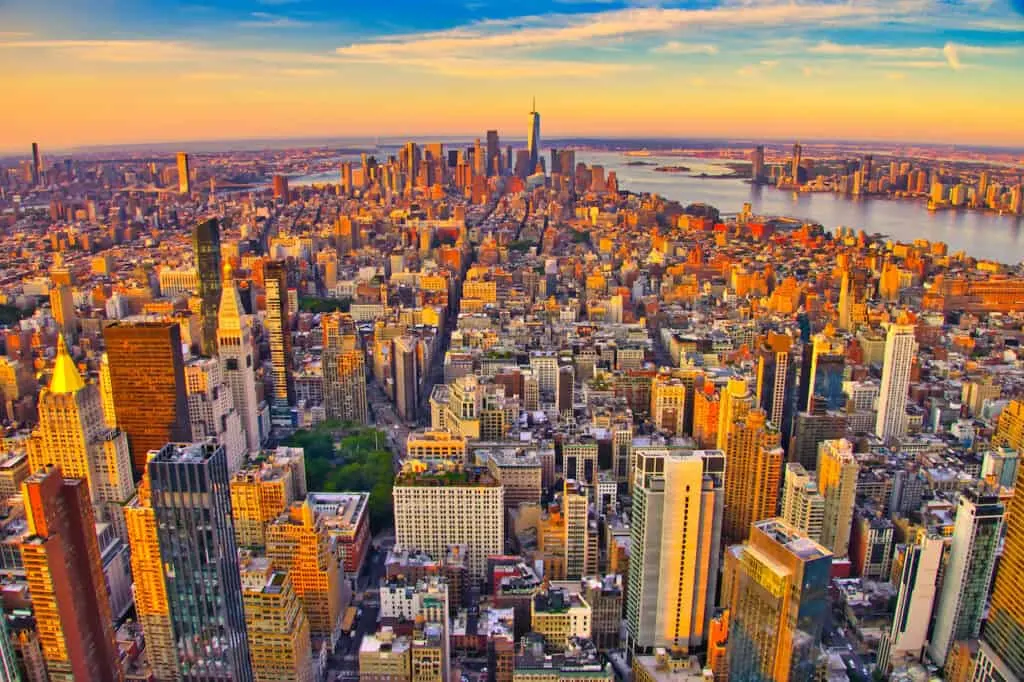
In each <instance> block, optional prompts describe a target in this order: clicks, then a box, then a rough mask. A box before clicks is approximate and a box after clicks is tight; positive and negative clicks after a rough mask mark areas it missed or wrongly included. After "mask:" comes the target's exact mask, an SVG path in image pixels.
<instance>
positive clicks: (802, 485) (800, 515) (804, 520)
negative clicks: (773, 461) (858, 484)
mask: <svg viewBox="0 0 1024 682" xmlns="http://www.w3.org/2000/svg"><path fill="white" fill-rule="evenodd" d="M824 517H825V498H823V497H822V496H821V493H820V492H818V482H817V481H816V480H815V479H814V476H813V474H810V473H808V472H807V469H805V468H804V467H803V465H802V464H800V463H799V462H790V463H789V464H787V465H786V480H785V481H784V483H783V489H782V519H783V520H784V521H785V522H786V523H788V524H789V525H791V526H793V527H794V528H796V529H797V530H798V531H800V532H801V533H803V534H804V535H806V536H807V537H809V538H810V539H812V540H814V541H815V542H821V524H822V521H823V519H824Z"/></svg>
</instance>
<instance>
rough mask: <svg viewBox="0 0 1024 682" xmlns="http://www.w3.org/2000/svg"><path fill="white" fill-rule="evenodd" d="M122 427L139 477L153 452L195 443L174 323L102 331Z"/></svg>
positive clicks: (120, 325)
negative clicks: (174, 444)
mask: <svg viewBox="0 0 1024 682" xmlns="http://www.w3.org/2000/svg"><path fill="white" fill-rule="evenodd" d="M103 340H104V342H105V343H106V345H107V359H108V360H109V364H110V387H111V392H112V394H113V397H114V412H115V414H116V416H117V425H118V427H119V428H121V429H123V430H124V432H125V433H126V434H128V447H129V449H130V450H131V455H132V465H133V466H134V467H135V471H136V473H141V472H142V471H143V469H144V468H145V466H146V460H147V459H148V456H149V451H150V450H159V449H160V448H162V447H163V446H164V445H166V444H167V443H171V442H185V441H190V440H192V429H191V427H190V425H189V419H188V402H187V399H186V397H185V363H184V359H183V357H182V352H181V328H180V327H179V326H178V325H177V324H174V323H173V322H137V323H131V324H127V323H122V322H118V323H116V324H112V325H110V326H108V327H106V328H105V329H104V330H103Z"/></svg>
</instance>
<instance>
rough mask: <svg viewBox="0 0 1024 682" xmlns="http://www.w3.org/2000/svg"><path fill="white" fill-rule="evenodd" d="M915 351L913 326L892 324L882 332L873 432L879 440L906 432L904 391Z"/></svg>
mask: <svg viewBox="0 0 1024 682" xmlns="http://www.w3.org/2000/svg"><path fill="white" fill-rule="evenodd" d="M915 355H917V340H916V339H915V337H914V326H913V325H909V324H892V325H890V326H889V331H888V333H887V334H886V335H885V360H884V363H883V365H882V387H881V390H880V391H879V394H878V416H877V418H876V421H875V435H876V436H878V437H879V438H881V439H882V440H890V439H892V438H899V437H901V436H902V435H903V434H904V433H905V432H906V424H907V414H906V412H907V391H908V390H909V389H910V369H911V366H912V365H913V363H914V356H915Z"/></svg>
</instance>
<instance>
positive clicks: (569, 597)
mask: <svg viewBox="0 0 1024 682" xmlns="http://www.w3.org/2000/svg"><path fill="white" fill-rule="evenodd" d="M592 616H593V612H592V610H591V608H590V604H588V603H587V602H586V601H584V600H583V598H582V597H581V596H580V595H579V594H577V593H574V592H570V591H568V590H564V589H561V588H555V587H552V588H549V589H546V590H545V589H541V590H539V591H538V592H537V593H536V594H534V595H533V598H532V599H531V600H530V629H531V630H532V631H533V632H535V633H537V634H538V635H540V636H542V637H543V638H544V641H545V643H546V644H547V645H548V646H550V647H554V648H563V647H566V646H568V645H569V643H570V642H571V641H572V639H573V638H580V639H590V635H591V619H592Z"/></svg>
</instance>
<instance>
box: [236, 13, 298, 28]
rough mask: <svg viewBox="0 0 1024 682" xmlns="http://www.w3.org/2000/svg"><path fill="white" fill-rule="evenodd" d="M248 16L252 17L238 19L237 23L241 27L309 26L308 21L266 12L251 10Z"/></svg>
mask: <svg viewBox="0 0 1024 682" xmlns="http://www.w3.org/2000/svg"><path fill="white" fill-rule="evenodd" d="M249 16H250V17H252V18H251V19H247V20H245V21H240V22H238V25H239V26H240V27H242V28H304V27H306V26H310V23H309V22H308V21H299V20H298V19H293V18H291V17H285V16H281V15H276V14H270V13H268V12H253V13H252V14H250V15H249Z"/></svg>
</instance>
